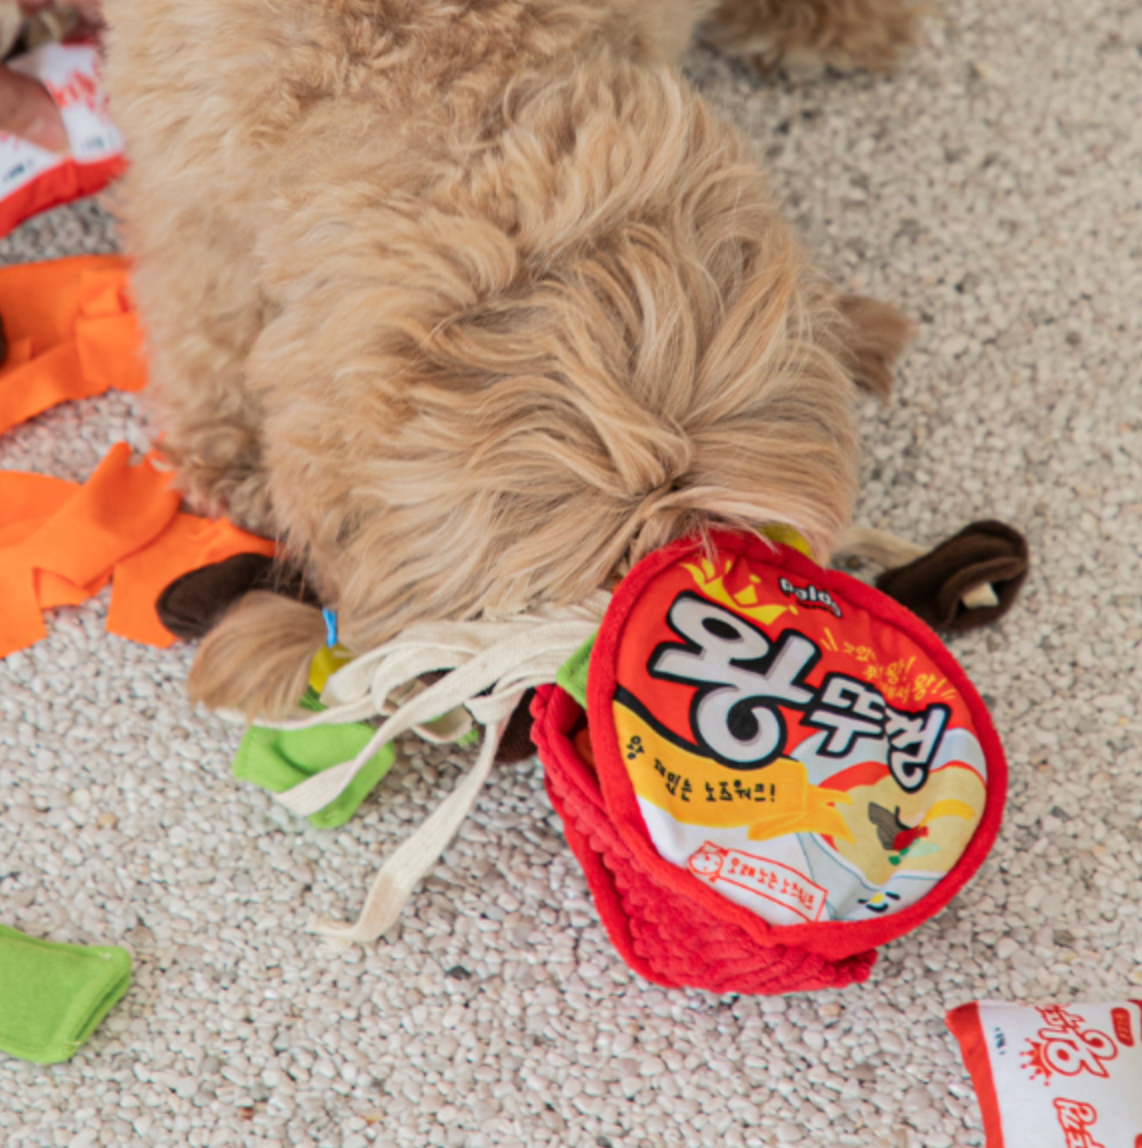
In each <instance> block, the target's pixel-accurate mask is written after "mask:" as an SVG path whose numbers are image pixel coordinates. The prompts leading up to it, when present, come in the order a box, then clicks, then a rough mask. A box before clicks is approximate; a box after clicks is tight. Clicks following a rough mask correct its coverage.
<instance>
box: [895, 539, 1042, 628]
mask: <svg viewBox="0 0 1142 1148" xmlns="http://www.w3.org/2000/svg"><path fill="white" fill-rule="evenodd" d="M1030 567H1031V563H1030V556H1029V554H1028V550H1027V540H1026V539H1025V538H1024V537H1023V535H1022V534H1020V533H1019V531H1018V530H1015V529H1014V528H1013V527H1011V526H1007V525H1005V524H1004V523H1002V522H995V521H993V520H987V521H984V522H973V523H971V524H970V525H968V526H965V527H964V528H963V530H961V531H960V532H959V533H958V534H956V535H954V536H953V537H951V538H949V539H948V540H947V541H946V542H942V543H941V544H940V545H939V546H937V547H936V548H935V549H934V550H931V551H929V552H928V553H927V554H924V555H922V556H921V557H919V558H917V559H916V560H915V561H914V562H909V563H908V564H907V565H906V566H898V567H896V569H894V570H886V571H885V572H884V573H883V574H881V575H880V577H879V578H877V580H876V586H877V589H879V590H883V591H884V593H885V594H887V595H888V596H889V597H890V598H895V599H896V601H897V602H899V603H900V604H901V605H902V606H907V607H908V609H909V610H911V611H912V612H913V613H914V614H916V615H918V616H919V617H920V618H922V619H923V620H924V621H925V622H927V623H928V625H929V626H931V627H933V629H937V630H947V631H950V632H951V633H960V632H961V631H964V630H974V629H975V628H976V627H977V626H986V625H989V624H990V623H992V622H995V621H997V620H998V619H1000V618H1002V617H1003V615H1004V614H1006V613H1007V611H1008V610H1010V609H1011V607H1012V605H1013V604H1014V602H1015V599H1016V598H1017V597H1018V596H1019V591H1020V590H1021V589H1022V588H1023V583H1024V581H1025V580H1026V578H1027V572H1028V571H1029V570H1030ZM986 584H990V585H991V587H992V588H993V589H994V591H995V595H996V597H997V598H998V599H999V603H998V605H994V606H982V607H979V608H978V609H974V610H973V609H969V608H968V607H967V606H965V605H964V603H963V601H962V599H963V596H964V595H965V594H968V593H970V592H971V591H972V590H974V589H976V588H977V587H979V586H983V585H986Z"/></svg>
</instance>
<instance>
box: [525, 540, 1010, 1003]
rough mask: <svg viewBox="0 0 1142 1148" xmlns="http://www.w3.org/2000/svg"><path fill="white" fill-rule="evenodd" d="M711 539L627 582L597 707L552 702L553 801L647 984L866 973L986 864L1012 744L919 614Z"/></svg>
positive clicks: (609, 621)
mask: <svg viewBox="0 0 1142 1148" xmlns="http://www.w3.org/2000/svg"><path fill="white" fill-rule="evenodd" d="M711 543H712V545H711V547H710V548H709V550H704V549H703V548H702V547H701V546H700V545H699V544H698V543H696V542H693V541H686V542H682V543H678V544H675V545H672V546H670V547H667V548H665V549H663V550H661V551H657V552H655V553H654V554H651V555H650V556H648V557H647V558H646V559H644V560H643V561H642V562H641V563H639V565H638V566H636V567H635V568H634V570H633V571H632V572H631V573H630V574H629V575H628V576H627V577H626V578H625V579H624V580H623V581H622V582H621V583H620V585H619V586H618V588H617V590H616V592H615V594H614V596H613V599H612V601H611V603H610V606H609V608H608V609H607V612H606V615H605V617H604V620H603V623H602V626H601V628H600V630H599V632H598V635H597V637H596V639H595V641H594V646H593V649H592V651H591V653H590V663H589V667H590V668H589V675H588V679H587V685H586V693H585V702H586V705H585V707H584V706H583V705H581V704H579V702H577V701H576V700H575V698H574V697H573V696H572V695H571V693H568V692H567V691H566V690H564V689H563V688H561V687H559V686H552V685H545V686H542V687H541V688H540V689H539V691H538V692H537V694H536V697H535V700H534V703H533V706H532V713H533V715H534V719H535V721H534V727H533V731H532V736H533V739H534V740H535V742H536V745H537V746H538V748H539V754H540V758H541V760H542V761H543V764H544V766H545V769H546V781H547V788H548V792H549V793H550V795H551V800H552V802H553V803H554V805H555V807H556V809H557V810H558V811H559V813H560V815H561V817H562V818H563V822H564V827H565V830H566V833H567V839H568V841H569V843H570V845H571V848H572V849H573V850H574V852H575V854H576V856H577V857H578V858H579V861H580V862H581V864H582V865H583V868H584V870H585V872H586V875H587V880H588V882H589V884H590V887H591V891H592V893H593V895H594V898H595V901H596V902H597V904H598V907H599V912H600V915H601V916H602V919H603V922H604V924H605V926H606V928H607V931H608V933H609V934H610V937H611V940H612V941H613V942H614V944H615V946H616V948H617V949H618V950H619V952H620V953H621V954H622V956H623V958H624V959H625V960H626V961H627V963H628V964H629V965H630V966H631V967H632V968H633V969H634V970H635V971H636V972H638V973H639V974H640V975H641V976H643V977H646V978H647V979H649V980H652V981H655V982H657V983H659V984H662V985H667V986H690V987H694V988H702V989H708V990H710V991H713V992H723V993H724V992H744V993H783V992H791V991H799V990H807V989H817V988H826V987H836V986H842V985H847V984H850V983H852V982H854V981H861V980H864V979H865V978H866V977H867V976H868V974H869V972H870V970H871V968H872V965H873V963H874V961H875V959H876V953H875V950H876V948H877V947H878V946H880V945H883V944H885V943H887V942H889V941H892V940H895V939H896V938H897V937H900V936H902V935H903V934H904V933H906V932H908V931H909V930H911V929H914V928H916V927H917V926H918V925H920V924H921V923H922V922H924V921H926V920H927V919H928V918H929V917H932V916H934V915H935V914H936V913H938V912H939V911H940V910H941V909H943V908H944V906H945V905H947V903H948V902H949V901H950V900H951V898H952V897H953V896H954V895H955V893H956V892H957V891H958V890H959V889H960V888H962V886H963V885H964V883H965V882H966V881H967V880H968V879H969V878H970V877H971V876H972V874H973V873H974V872H975V871H976V869H978V868H979V866H980V864H981V863H982V861H983V859H984V857H985V856H986V855H987V852H988V850H989V849H990V848H991V845H992V843H993V841H994V840H995V836H996V833H997V832H998V829H999V824H1000V819H1001V816H1002V812H1003V804H1004V799H1005V794H1006V783H1007V768H1006V763H1005V761H1004V756H1003V750H1002V747H1001V745H1000V743H999V739H998V737H997V736H996V733H995V730H994V728H993V726H992V724H991V720H990V718H989V717H988V714H987V710H986V707H985V706H984V704H983V702H982V700H981V699H980V697H979V695H978V694H977V693H976V691H975V689H974V688H973V687H972V685H971V683H970V682H969V681H968V680H967V677H966V676H965V675H964V672H963V671H962V670H961V669H960V667H959V665H958V664H957V663H956V661H955V660H954V659H953V658H952V656H951V654H950V653H949V652H948V651H947V650H946V649H945V648H944V646H943V644H942V643H941V642H940V640H939V639H938V638H937V637H936V636H935V634H933V633H932V631H931V630H929V629H928V627H927V626H925V625H924V624H923V623H922V622H920V621H919V620H918V619H917V618H916V617H915V616H914V615H912V614H910V613H909V612H908V611H907V610H905V609H904V608H902V607H901V606H899V605H898V604H897V603H895V602H893V601H892V600H891V599H889V598H887V597H886V596H885V595H884V594H882V593H880V592H878V591H876V590H874V589H872V588H870V587H868V586H866V585H864V584H862V583H860V582H857V581H856V580H855V579H853V578H850V577H848V576H846V575H844V574H841V573H838V572H835V571H829V570H824V569H822V568H820V567H819V566H817V565H815V564H814V563H813V562H811V561H810V560H809V559H807V558H805V557H804V556H803V555H801V554H799V553H797V552H796V551H795V550H794V549H792V548H790V547H788V546H784V545H775V544H773V543H770V542H767V541H765V540H763V539H760V538H756V537H752V536H746V535H736V534H734V535H731V534H717V535H714V536H713V538H712V539H711ZM561 680H565V679H561ZM571 688H572V689H573V690H574V687H571Z"/></svg>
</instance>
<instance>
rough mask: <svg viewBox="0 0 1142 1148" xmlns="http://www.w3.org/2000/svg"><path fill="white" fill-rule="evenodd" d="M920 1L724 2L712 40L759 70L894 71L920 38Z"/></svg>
mask: <svg viewBox="0 0 1142 1148" xmlns="http://www.w3.org/2000/svg"><path fill="white" fill-rule="evenodd" d="M919 11H920V9H919V6H918V5H917V3H916V0H721V3H720V5H719V7H718V8H717V10H716V11H715V13H714V16H713V18H712V21H711V24H710V27H709V38H710V39H711V40H712V41H713V42H714V43H715V44H716V45H717V46H718V47H719V48H721V49H722V50H723V51H725V52H728V53H730V54H731V55H734V56H741V57H742V58H744V59H746V60H748V61H749V62H750V63H752V64H753V65H754V66H755V67H757V68H759V69H760V70H761V71H765V72H768V71H773V70H775V69H781V70H783V71H785V72H788V73H793V74H795V75H805V74H812V73H814V72H817V71H820V70H821V68H822V67H831V68H836V69H838V70H840V71H851V70H853V69H856V68H866V69H868V70H869V71H875V72H885V71H889V70H891V68H892V67H893V65H894V64H895V63H896V62H897V60H898V58H899V56H900V53H901V52H902V51H903V49H904V48H906V47H907V46H908V45H909V44H911V43H912V42H913V41H914V39H915V35H916V20H917V17H918V15H919Z"/></svg>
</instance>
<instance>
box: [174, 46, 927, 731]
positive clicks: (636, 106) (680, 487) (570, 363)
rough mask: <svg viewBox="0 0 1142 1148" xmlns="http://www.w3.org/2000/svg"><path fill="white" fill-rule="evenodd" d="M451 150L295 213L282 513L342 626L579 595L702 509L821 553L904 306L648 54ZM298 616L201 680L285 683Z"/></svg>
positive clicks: (676, 533)
mask: <svg viewBox="0 0 1142 1148" xmlns="http://www.w3.org/2000/svg"><path fill="white" fill-rule="evenodd" d="M466 146H467V151H466V153H465V156H464V162H463V163H459V162H458V161H457V159H456V154H457V152H458V147H459V145H456V146H455V147H454V148H453V151H452V153H450V154H449V157H448V159H447V160H443V159H436V160H429V159H427V158H425V159H424V160H423V161H422V163H421V166H422V167H423V170H419V171H418V170H416V169H414V170H413V171H411V172H410V174H409V179H410V181H411V186H412V187H413V188H414V191H412V192H411V193H409V194H406V195H403V196H392V197H390V199H389V200H388V201H387V203H386V205H385V206H384V207H383V208H378V209H376V210H375V211H373V212H371V213H369V214H362V215H361V216H360V217H358V218H352V219H348V218H346V219H345V220H331V219H324V220H307V219H304V218H299V219H298V220H297V221H296V227H297V229H298V230H297V240H298V242H299V243H302V242H303V241H304V237H305V236H311V235H313V234H315V233H320V234H321V235H322V236H323V237H324V239H323V244H324V245H323V248H322V252H321V256H320V260H319V262H320V271H319V272H317V271H315V272H313V274H312V275H311V276H310V279H311V281H310V283H309V285H308V286H306V285H302V286H301V287H299V288H298V289H297V290H296V291H294V292H293V294H294V296H295V297H296V298H297V300H298V302H297V303H296V304H295V305H293V306H287V307H286V308H285V310H284V311H283V313H282V315H281V317H280V318H278V319H277V320H276V321H275V323H274V324H273V325H272V326H271V328H270V329H269V330H267V332H266V337H265V338H263V340H262V344H261V347H260V349H259V352H258V354H259V362H258V364H257V366H258V373H259V374H260V375H261V376H263V377H272V378H274V379H275V385H274V389H273V391H272V393H270V392H267V394H266V396H265V399H266V405H267V410H268V415H267V422H266V443H267V458H268V462H269V465H270V468H271V471H272V474H273V483H272V486H273V498H274V504H275V510H276V512H277V514H278V516H279V519H280V523H281V525H282V527H283V529H284V532H285V535H286V537H287V539H288V541H289V544H290V546H291V548H293V549H294V551H295V552H296V553H297V554H298V555H299V556H300V558H301V559H302V560H303V561H304V562H305V563H306V564H307V566H308V567H309V569H310V571H311V576H312V578H313V580H314V583H315V585H317V587H318V588H319V589H320V591H321V593H322V596H323V597H324V598H325V600H326V601H327V603H328V604H329V605H331V606H335V607H336V608H337V609H338V611H339V614H340V618H341V633H342V637H343V640H344V641H345V642H346V643H347V644H348V645H349V646H350V647H352V648H355V649H359V650H364V649H368V648H370V647H372V646H375V645H377V644H379V643H381V642H383V641H385V640H387V639H389V638H391V637H392V636H394V635H395V634H396V633H397V632H399V631H400V630H402V629H403V628H405V627H406V626H408V625H409V624H411V623H414V622H418V621H422V620H427V619H449V618H461V617H473V616H499V615H507V614H512V613H515V612H518V611H521V610H523V609H526V608H527V607H529V606H532V605H534V604H537V603H540V602H557V603H559V602H570V601H575V600H577V599H580V598H582V597H584V596H585V595H587V594H588V593H590V592H591V591H592V590H594V589H596V588H597V587H599V586H606V585H608V584H609V583H610V582H611V581H612V580H613V579H614V578H615V577H616V576H618V575H621V574H622V573H623V572H624V571H625V570H626V569H627V568H629V566H630V565H631V564H632V563H633V562H635V561H637V560H638V559H639V558H640V557H641V556H642V555H644V554H646V553H648V552H649V551H651V550H653V549H655V548H657V547H659V546H662V545H663V544H665V543H667V542H669V541H671V540H672V539H674V538H677V537H680V536H682V535H687V534H692V533H695V532H702V531H704V530H706V529H707V528H709V527H711V526H713V525H719V526H730V527H739V528H742V529H756V528H757V527H758V526H760V525H762V524H765V523H773V522H780V523H787V524H790V525H792V526H794V527H795V528H796V529H798V530H799V531H800V532H801V533H802V534H803V535H804V536H805V538H806V539H807V540H808V541H809V543H810V545H811V546H812V547H813V549H814V551H815V553H816V554H817V555H818V556H819V557H820V558H821V559H822V560H823V559H825V558H827V557H828V555H829V554H830V552H831V550H832V547H833V543H834V540H835V538H836V536H837V534H838V532H839V531H840V530H841V529H842V528H843V527H844V526H845V525H846V524H847V522H848V518H849V513H850V506H851V502H852V498H853V494H854V486H855V463H856V441H855V434H854V426H853V417H852V411H851V407H852V401H853V383H854V381H860V382H864V383H866V384H867V385H869V386H871V387H872V388H873V389H877V390H881V391H883V390H886V389H887V385H888V379H889V372H890V369H891V363H892V361H893V359H894V358H895V356H896V354H897V353H898V352H899V350H900V349H901V347H902V346H903V343H904V341H905V339H906V335H907V326H906V324H905V323H904V321H903V320H902V319H901V318H900V317H899V316H898V315H897V314H896V313H895V312H894V311H892V310H891V309H890V308H887V307H884V306H882V305H879V304H874V303H871V302H869V301H864V300H860V301H852V300H848V301H846V300H843V299H838V297H837V296H836V294H835V292H834V291H833V290H832V288H831V287H830V286H829V285H828V284H827V283H826V282H825V281H824V280H822V279H821V278H820V277H819V276H818V275H817V274H816V273H814V272H813V271H812V269H811V268H810V267H809V266H808V264H807V262H806V260H805V258H804V256H803V254H802V252H801V251H800V249H799V248H798V247H797V245H796V244H795V242H794V241H793V239H792V238H791V236H790V234H789V232H788V230H787V228H786V226H785V224H784V223H783V221H782V219H781V216H780V214H779V212H778V210H777V207H776V206H775V204H774V202H773V200H772V198H771V197H770V195H769V193H768V191H767V189H766V186H765V182H764V180H763V178H762V176H761V175H760V174H759V172H758V171H757V169H756V167H755V166H754V164H753V163H752V162H751V161H750V159H749V157H748V156H747V154H746V151H745V149H744V147H743V145H742V143H741V142H740V140H739V139H738V137H737V135H736V133H735V132H734V131H733V130H732V129H731V128H729V127H728V126H726V125H724V124H723V123H721V122H720V121H719V120H718V119H717V118H716V117H715V116H714V114H713V113H712V112H711V110H710V109H709V107H708V106H707V105H706V104H705V103H704V102H703V101H702V100H700V99H699V98H697V97H696V96H695V95H693V94H692V93H690V92H689V90H688V89H687V88H686V87H685V86H684V85H683V84H681V83H680V82H679V81H678V80H677V79H675V78H674V77H673V76H672V75H671V74H669V73H667V72H666V71H651V70H648V69H642V68H638V67H636V66H632V65H628V64H623V63H616V62H612V61H607V60H601V61H600V62H599V63H598V65H597V66H595V67H588V68H584V69H582V70H580V71H578V72H576V73H574V74H573V75H572V76H571V77H569V78H563V79H561V80H550V81H548V82H542V83H541V82H539V81H534V82H526V81H521V82H520V83H519V84H518V85H516V86H515V87H514V88H513V89H512V90H511V91H510V92H509V95H508V97H507V98H506V99H505V101H504V103H503V106H502V108H501V109H500V112H499V115H498V116H496V117H494V118H493V121H489V122H488V123H485V124H483V125H482V128H481V131H480V133H479V138H478V140H475V139H473V141H472V142H469V143H468V144H467V145H466ZM426 154H427V153H426ZM326 210H327V209H326ZM339 227H343V229H344V237H343V238H342V237H341V232H340V231H339ZM316 254H317V253H316V252H315V256H316ZM287 605H288V604H287ZM290 609H291V610H292V613H287V612H284V607H283V610H275V608H274V606H273V603H272V601H267V600H266V599H257V600H252V601H250V602H247V603H246V604H245V606H244V607H239V608H238V609H237V610H235V611H234V612H233V613H232V614H231V615H230V616H229V618H228V619H227V620H226V621H225V622H223V624H222V625H221V626H220V627H219V629H218V630H216V631H215V633H214V634H213V635H212V636H211V637H210V638H208V639H207V641H206V643H205V644H204V646H203V649H202V651H201V652H200V655H199V659H198V663H197V665H196V668H195V671H194V675H193V678H192V689H193V690H194V691H195V692H196V693H197V694H198V696H200V697H201V698H202V699H203V700H205V701H206V702H207V703H208V704H213V705H226V706H230V707H238V708H243V709H245V710H247V712H256V711H259V710H261V711H267V710H268V711H273V710H280V709H281V708H283V707H286V706H288V705H290V704H292V703H293V702H294V701H296V697H297V695H298V693H300V684H301V683H303V681H304V677H303V676H299V675H303V672H304V671H303V663H304V661H305V657H304V656H303V655H305V654H307V653H308V654H311V653H312V652H313V648H314V646H315V645H318V644H320V641H321V638H322V629H321V623H320V619H319V618H318V617H317V616H316V615H315V613H314V612H313V611H311V610H308V608H306V607H290ZM299 611H300V612H299ZM275 629H276V631H277V632H276V633H275ZM275 650H276V651H277V652H278V653H277V658H278V660H280V661H281V664H282V666H283V667H284V666H285V664H286V663H287V662H288V665H289V667H290V668H289V672H288V673H286V672H284V671H283V672H281V673H276V672H275V671H274V670H273V668H272V667H271V666H270V664H269V663H270V662H272V661H274V658H275V654H274V651H275ZM267 659H269V661H267ZM243 666H244V667H245V668H242V667H243ZM299 667H302V668H299ZM273 683H276V684H273Z"/></svg>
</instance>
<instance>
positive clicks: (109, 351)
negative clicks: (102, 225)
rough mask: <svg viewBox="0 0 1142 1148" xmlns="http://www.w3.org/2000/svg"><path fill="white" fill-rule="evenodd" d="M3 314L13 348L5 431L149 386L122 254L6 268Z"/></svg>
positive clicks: (2, 402)
mask: <svg viewBox="0 0 1142 1148" xmlns="http://www.w3.org/2000/svg"><path fill="white" fill-rule="evenodd" d="M0 315H3V317H4V328H5V332H6V334H7V336H8V341H9V345H10V348H11V350H10V353H9V357H8V361H7V363H6V364H5V365H4V367H3V368H0V433H3V432H4V431H6V430H9V429H10V428H11V427H14V426H16V425H17V424H19V423H21V422H25V421H26V420H27V419H30V418H33V417H34V416H36V415H38V414H40V413H41V412H43V411H45V410H47V409H48V408H49V407H52V406H55V405H56V404H57V403H60V402H64V401H66V400H68V399H79V398H86V397H88V396H90V395H97V394H101V393H102V392H103V391H106V390H108V389H109V388H111V387H115V388H117V389H118V390H126V391H138V390H142V388H143V387H144V386H145V385H146V382H147V376H146V367H145V364H144V361H143V352H142V346H143V344H142V335H141V331H140V328H139V324H138V320H137V318H136V316H135V313H134V311H133V309H132V307H131V302H130V298H129V295H128V282H127V264H126V261H125V260H124V259H122V258H121V257H120V256H117V255H82V256H79V257H77V258H75V259H58V260H54V261H52V262H49V263H27V264H21V265H19V266H16V267H5V268H0Z"/></svg>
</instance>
